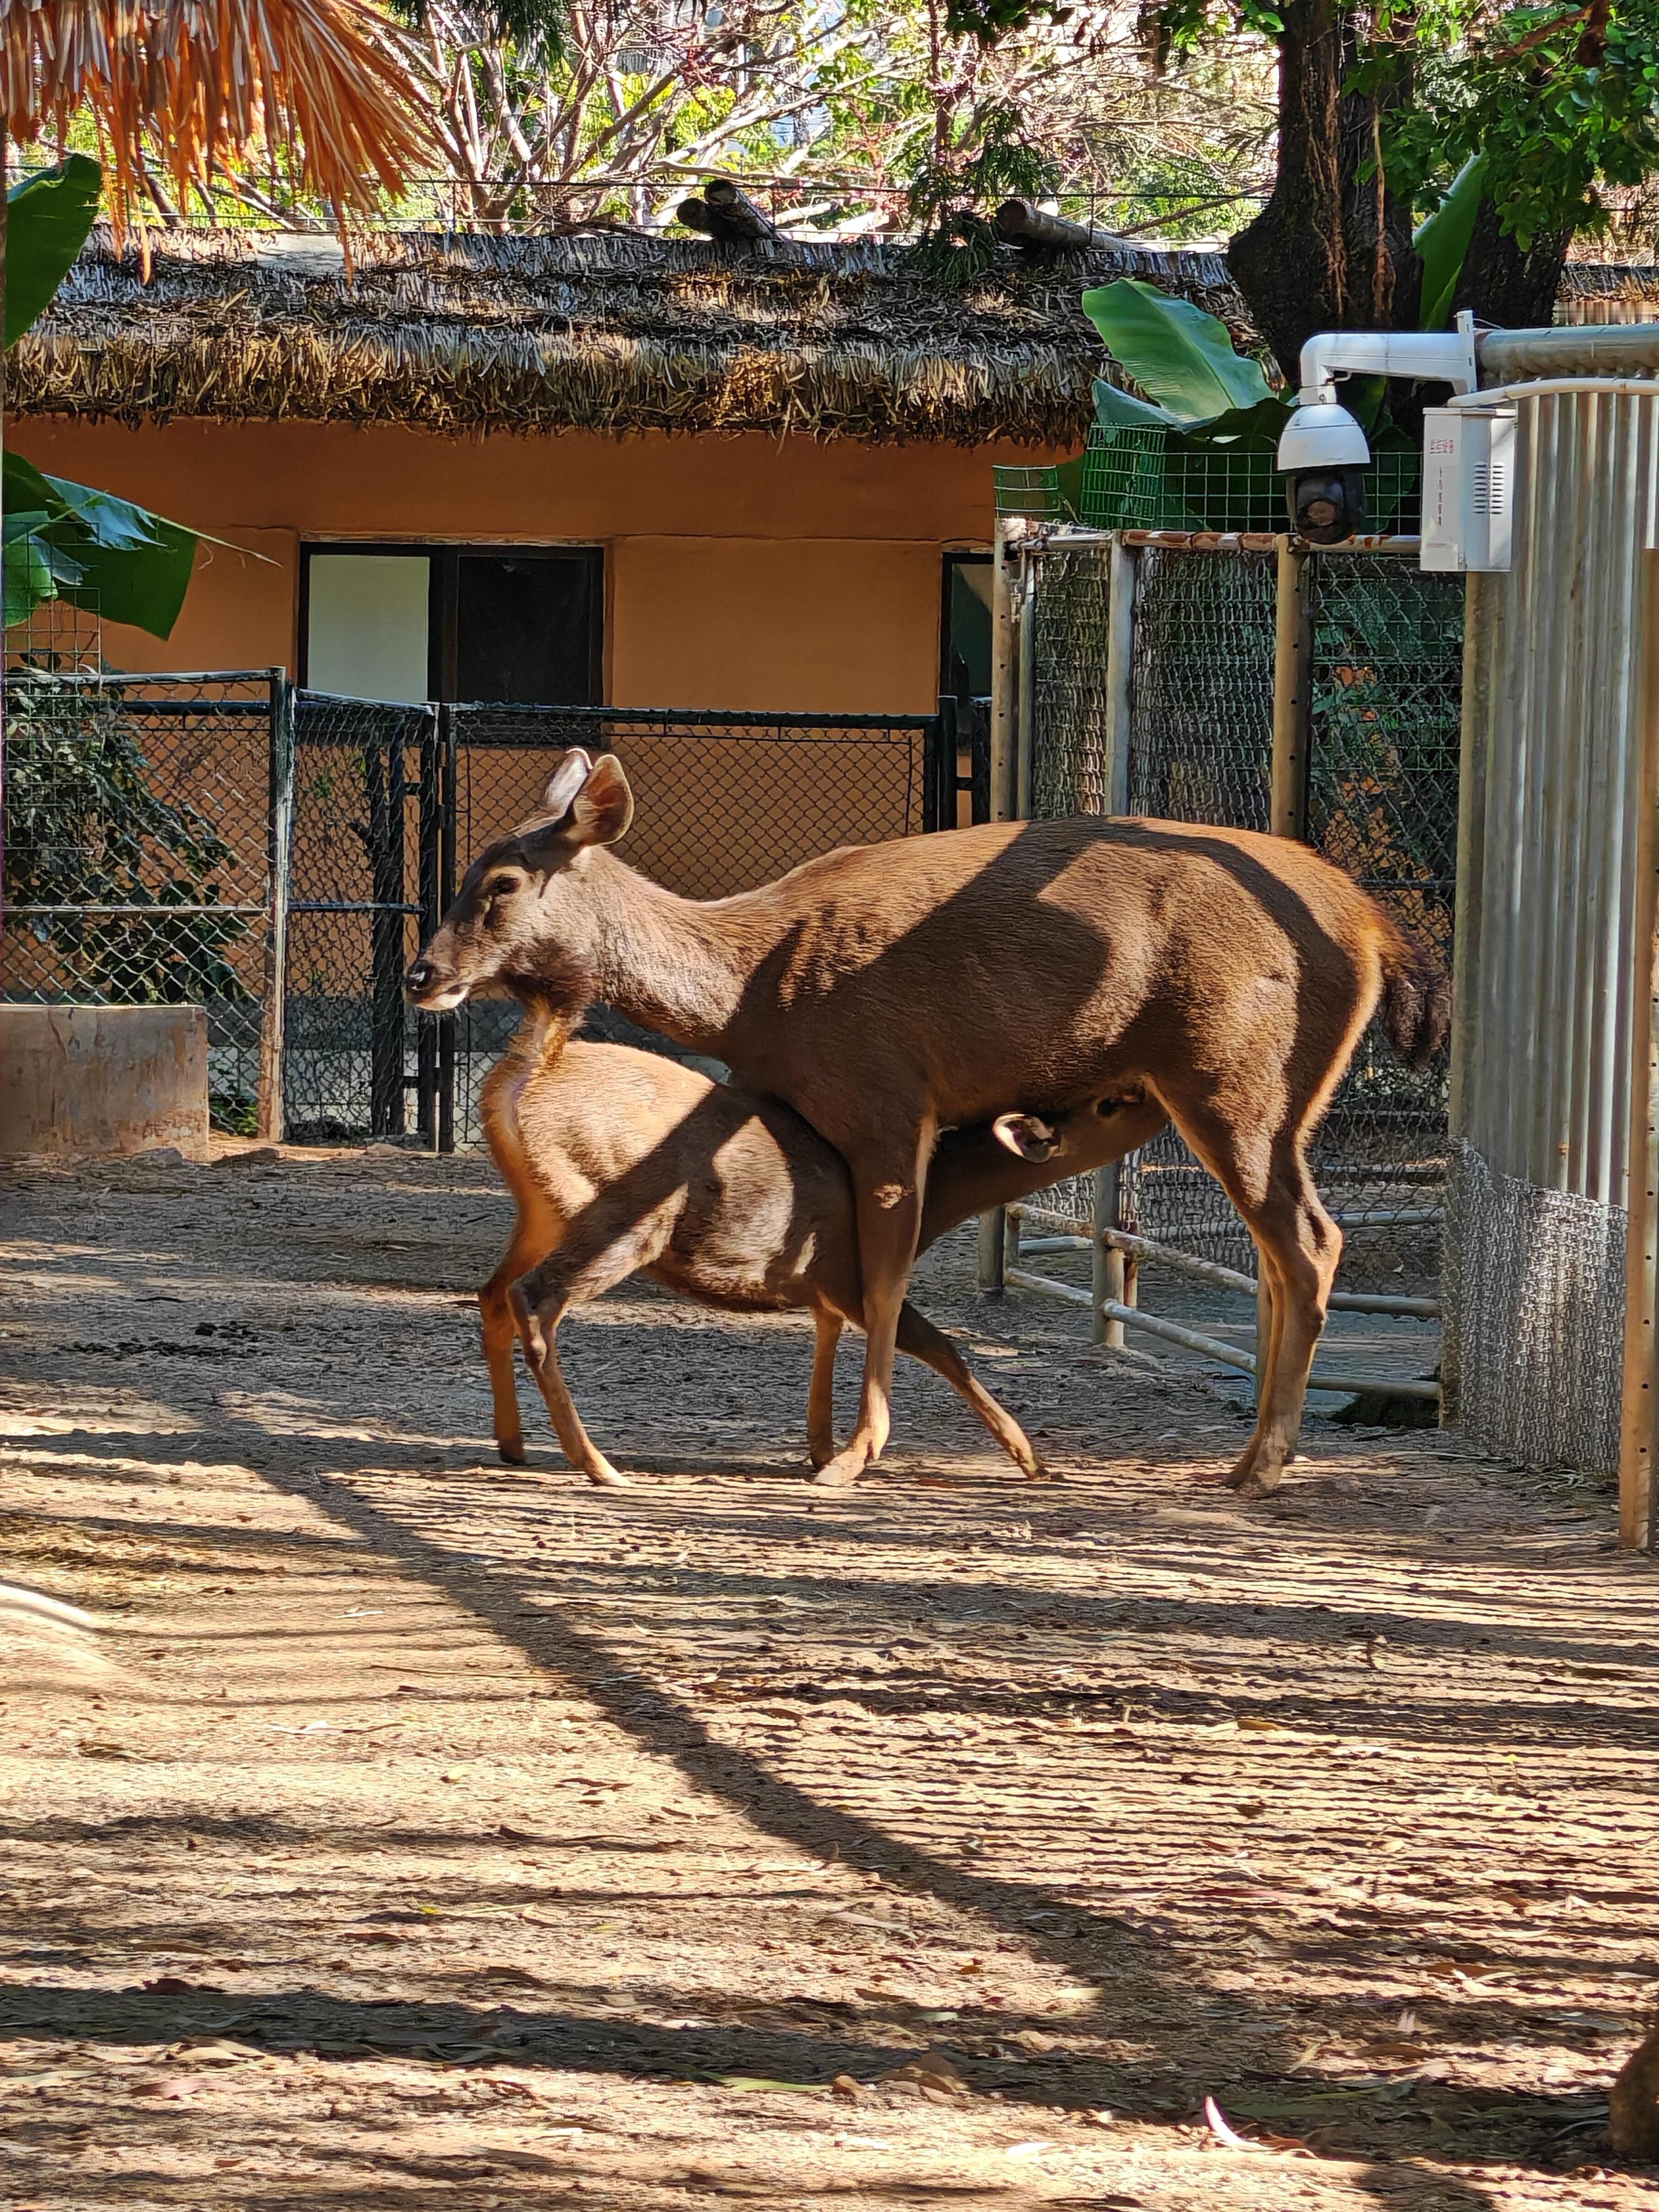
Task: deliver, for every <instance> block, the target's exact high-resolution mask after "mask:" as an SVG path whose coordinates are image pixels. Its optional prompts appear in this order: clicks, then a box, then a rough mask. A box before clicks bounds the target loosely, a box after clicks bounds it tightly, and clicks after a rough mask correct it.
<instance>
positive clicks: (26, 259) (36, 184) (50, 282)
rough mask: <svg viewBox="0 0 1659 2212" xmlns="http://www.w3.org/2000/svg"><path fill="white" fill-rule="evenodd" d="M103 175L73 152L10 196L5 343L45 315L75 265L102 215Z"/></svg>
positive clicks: (7, 212) (7, 200) (92, 162)
mask: <svg viewBox="0 0 1659 2212" xmlns="http://www.w3.org/2000/svg"><path fill="white" fill-rule="evenodd" d="M103 188H104V173H103V171H102V170H101V169H100V167H99V166H98V164H97V162H96V161H88V159H87V157H86V155H84V154H71V155H70V156H69V158H68V159H67V160H66V161H60V162H59V163H58V167H56V168H55V169H43V170H42V171H41V172H40V174H39V175H38V176H33V177H28V178H26V179H24V181H23V182H22V183H21V185H13V186H12V188H11V190H10V191H9V192H8V193H7V195H6V343H7V345H8V346H10V345H15V343H16V342H17V340H18V339H19V338H21V337H22V335H23V333H24V331H26V330H27V328H28V326H29V325H30V324H31V323H32V322H33V321H34V320H35V319H37V318H38V317H39V316H40V315H41V314H42V313H44V312H45V310H46V307H47V306H48V305H49V304H50V302H51V300H52V295H53V294H54V293H55V292H56V291H57V289H58V286H59V285H60V284H61V283H63V281H64V277H65V276H68V274H69V272H70V270H71V269H72V268H73V267H74V265H75V257H76V254H77V253H79V252H80V251H81V248H82V246H84V245H85V244H86V242H87V240H88V236H89V235H90V234H91V231H92V226H93V222H94V220H95V218H96V216H97V214H98V197H99V194H100V192H101V191H103Z"/></svg>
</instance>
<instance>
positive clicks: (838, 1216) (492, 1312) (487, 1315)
mask: <svg viewBox="0 0 1659 2212" xmlns="http://www.w3.org/2000/svg"><path fill="white" fill-rule="evenodd" d="M568 1033H569V1024H568V1019H566V1018H563V1017H562V1016H561V1015H560V1014H559V1013H558V1012H556V1011H555V1010H553V1009H552V1008H550V1007H548V1006H543V1005H540V1004H538V1003H536V1002H535V1001H533V1000H532V1001H531V1002H530V1003H529V1004H528V1005H527V1006H526V1018H525V1020H524V1021H523V1022H522V1023H521V1024H520V1027H519V1030H518V1033H517V1035H516V1036H514V1038H513V1043H512V1045H511V1047H510V1048H509V1049H508V1051H507V1054H506V1056H505V1057H504V1058H503V1059H502V1060H501V1061H500V1062H499V1063H498V1064H497V1066H495V1068H493V1069H492V1070H491V1071H490V1074H489V1080H488V1081H487V1082H486V1083H485V1085H484V1089H483V1099H482V1102H481V1103H482V1109H483V1126H484V1134H485V1137H486V1139H487V1140H488V1142H489V1149H490V1152H492V1153H493V1155H494V1156H495V1164H496V1166H497V1167H498V1168H500V1170H501V1174H502V1176H503V1177H504V1179H505V1180H506V1182H507V1187H508V1188H509V1189H510V1190H511V1191H512V1193H513V1199H514V1200H515V1201H516V1203H517V1206H518V1218H517V1219H516V1221H515V1222H514V1223H513V1234H512V1237H511V1239H510V1240H509V1242H508V1244H507V1250H506V1252H505V1254H504V1255H502V1259H501V1266H500V1267H497V1269H496V1270H495V1273H494V1274H493V1275H492V1276H491V1277H490V1279H489V1282H488V1283H486V1284H485V1285H484V1287H483V1291H480V1293H479V1297H478V1305H479V1309H480V1311H481V1312H482V1315H483V1341H484V1357H485V1359H486V1361H487V1362H488V1364H489V1383H490V1391H491V1395H492V1396H493V1398H494V1401H495V1442H496V1445H497V1448H498V1449H499V1450H500V1452H501V1457H502V1458H503V1459H504V1460H506V1461H507V1463H508V1464H509V1465H517V1464H519V1463H520V1462H522V1460H523V1458H524V1432H523V1431H522V1429H521V1428H520V1423H519V1403H518V1395H517V1392H516V1390H515V1389H514V1387H513V1327H514V1323H515V1322H516V1323H517V1327H518V1331H519V1334H520V1337H521V1339H522V1340H523V1343H524V1348H525V1360H526V1365H527V1366H528V1367H529V1369H530V1371H531V1373H532V1376H534V1378H535V1381H536V1383H537V1385H538V1388H539V1389H540V1391H541V1394H542V1395H543V1397H544V1400H545V1401H546V1402H547V1409H548V1412H549V1413H550V1415H551V1416H552V1420H553V1426H554V1430H555V1431H556V1434H557V1437H558V1439H559V1443H560V1447H561V1449H562V1450H563V1453H564V1455H565V1457H566V1458H567V1459H568V1461H569V1462H570V1464H571V1465H572V1466H573V1467H574V1468H579V1469H580V1471H581V1473H583V1474H586V1476H587V1478H588V1480H589V1481H590V1482H596V1483H606V1484H616V1483H618V1482H620V1481H621V1480H622V1479H623V1478H622V1477H620V1476H619V1475H618V1474H617V1471H616V1469H615V1468H613V1467H612V1466H611V1462H610V1461H609V1460H608V1459H607V1458H606V1457H605V1454H604V1453H603V1452H601V1451H600V1450H599V1449H598V1448H597V1447H596V1446H595V1444H594V1443H593V1442H592V1438H591V1437H589V1436H588V1433H587V1431H586V1428H584V1426H583V1425H582V1421H581V1417H580V1414H579V1413H577V1411H576V1407H575V1405H574V1401H573V1400H572V1398H571V1395H570V1393H569V1390H568V1389H567V1387H566V1385H565V1381H564V1376H563V1373H562V1370H561V1368H560V1365H559V1356H558V1350H557V1342H556V1337H557V1331H558V1327H559V1323H560V1322H561V1321H562V1318H563V1316H565V1315H566V1314H567V1313H568V1312H569V1311H570V1310H571V1309H572V1308H573V1307H575V1306H578V1305H582V1304H586V1302H587V1301H588V1300H589V1299H591V1298H596V1297H600V1296H601V1295H602V1294H603V1293H604V1292H605V1291H608V1290H610V1289H611V1288H612V1287H614V1285H617V1283H620V1282H623V1281H625V1280H626V1279H627V1278H628V1277H629V1275H632V1274H634V1273H638V1272H641V1271H643V1272H644V1273H647V1274H648V1275H651V1276H653V1277H654V1278H655V1279H656V1280H657V1281H658V1282H659V1283H663V1284H665V1285H667V1286H668V1288H670V1289H671V1290H677V1291H685V1292H686V1293H687V1294H688V1295H689V1296H690V1297H694V1298H696V1299H698V1300H699V1301H700V1302H701V1303H702V1304H704V1305H711V1306H715V1307H723V1308H725V1309H726V1310H727V1311H731V1312H737V1313H776V1312H781V1311H784V1310H788V1309H790V1308H792V1307H796V1308H805V1310H808V1311H810V1312H811V1314H812V1316H813V1317H814V1320H815V1322H816V1323H817V1346H816V1351H815V1354H814V1358H813V1362H812V1381H811V1390H810V1393H809V1395H808V1399H807V1439H808V1443H809V1445H810V1447H811V1455H812V1462H813V1464H814V1465H815V1466H817V1467H820V1468H822V1467H823V1466H825V1465H826V1464H827V1463H828V1462H829V1461H830V1460H831V1459H832V1458H833V1456H834V1455H835V1449H836V1440H835V1431H834V1425H833V1416H832V1398H833V1393H834V1384H835V1359H836V1344H837V1343H838V1341H839V1340H840V1337H841V1333H842V1328H843V1327H844V1326H845V1325H846V1324H847V1323H848V1322H851V1323H852V1324H853V1325H854V1327H855V1328H862V1327H863V1325H864V1302H863V1293H862V1290H861V1286H860V1279H859V1259H858V1237H857V1231H856V1229H855V1227H854V1210H853V1185H852V1180H851V1178H850V1176H848V1170H847V1164H846V1162H845V1161H844V1160H843V1159H842V1156H841V1154H840V1153H839V1152H836V1151H835V1150H834V1149H833V1147H832V1146H829V1145H827V1144H826V1143H825V1142H824V1140H823V1138H822V1137H820V1136H819V1135H818V1134H817V1131H816V1130H814V1129H811V1128H810V1127H808V1126H807V1124H806V1123H805V1121H802V1120H801V1118H800V1116H799V1115H798V1114H796V1113H794V1112H793V1111H792V1110H791V1109H790V1108H789V1107H787V1106H784V1105H781V1104H780V1103H778V1101H777V1100H775V1099H770V1098H760V1097H756V1096H755V1095H754V1094H753V1093H751V1092H749V1091H740V1090H738V1089H736V1088H735V1087H732V1086H729V1085H725V1084H720V1083H714V1082H711V1081H710V1080H709V1079H708V1076H706V1075H701V1074H698V1073H696V1072H694V1071H693V1070H692V1069H690V1068H689V1067H684V1066H681V1065H680V1064H679V1063H678V1061H677V1060H668V1059H665V1058H664V1057H663V1055H662V1054H659V1053H649V1052H635V1051H632V1050H630V1048H629V1047H628V1046H626V1045H615V1044H573V1043H570V1042H568ZM1163 1123H1164V1114H1163V1111H1162V1109H1160V1108H1158V1107H1154V1106H1150V1105H1148V1104H1147V1103H1145V1102H1139V1103H1134V1104H1127V1105H1126V1104H1121V1103H1119V1102H1116V1101H1112V1100H1109V1101H1107V1102H1106V1110H1105V1111H1104V1112H1101V1111H1100V1110H1098V1109H1091V1108H1085V1109H1082V1110H1080V1111H1079V1112H1078V1113H1075V1114H1073V1115H1067V1116H1064V1117H1060V1118H1057V1119H1056V1120H1055V1121H1054V1122H1053V1123H1052V1124H1050V1123H1046V1122H1043V1121H1039V1120H1038V1119H1037V1118H1036V1117H1035V1116H1033V1115H1018V1114H1005V1115H1000V1116H999V1118H998V1120H997V1121H996V1122H995V1123H994V1125H992V1126H990V1127H979V1128H974V1129H953V1130H951V1132H950V1133H948V1134H947V1135H946V1136H945V1138H944V1139H942V1140H941V1142H940V1145H939V1151H938V1152H937V1153H936V1154H935V1156H934V1158H933V1166H932V1171H931V1172H930V1174H929V1176H928V1178H927V1204H926V1206H925V1207H924V1210H923V1216H922V1225H921V1243H922V1245H924V1246H926V1245H927V1244H931V1243H933V1239H934V1238H935V1237H939V1236H942V1235H943V1234H944V1232H945V1230H947V1229H949V1228H951V1227H953V1226H954V1225H956V1223H957V1222H958V1221H963V1220H965V1219H966V1218H967V1217H968V1216H969V1214H970V1213H977V1212H981V1211H982V1209H983V1208H984V1207H986V1206H996V1205H1000V1204H1003V1203H1005V1202H1006V1200H1010V1199H1014V1198H1018V1197H1021V1196H1023V1195H1024V1193H1025V1192H1027V1191H1030V1190H1035V1189H1037V1188H1039V1187H1040V1186H1041V1185H1042V1184H1044V1183H1047V1182H1053V1181H1054V1177H1055V1176H1056V1175H1057V1174H1074V1173H1078V1172H1080V1171H1081V1170H1083V1169H1084V1168H1086V1167H1090V1166H1092V1165H1093V1164H1095V1162H1096V1161H1097V1160H1098V1159H1101V1158H1109V1157H1110V1156H1112V1155H1113V1154H1115V1152H1120V1151H1121V1150H1122V1149H1123V1147H1124V1144H1125V1141H1126V1139H1127V1140H1128V1141H1130V1142H1139V1141H1142V1140H1143V1139H1144V1137H1146V1136H1150V1135H1152V1134H1153V1133H1155V1132H1156V1131H1157V1130H1158V1128H1160V1127H1162V1126H1163ZM1062 1162H1063V1164H1061V1163H1062ZM532 1270H533V1271H534V1272H533V1273H532V1272H531V1271H532ZM521 1278H522V1280H521ZM897 1343H898V1349H899V1350H900V1351H901V1352H908V1353H910V1354H911V1355H912V1356H913V1357H914V1358H917V1359H920V1360H923V1361H925V1362H926V1364H927V1365H928V1366H929V1367H932V1368H933V1369H934V1370H936V1371H937V1372H938V1373H939V1374H940V1375H942V1376H944V1377H945V1381H946V1382H947V1383H950V1384H951V1387H952V1388H953V1389H956V1390H957V1391H958V1392H960V1394H961V1395H962V1396H963V1398H964V1399H965V1400H966V1401H967V1402H968V1404H969V1406H971V1407H973V1409H974V1411H975V1413H977V1414H978V1416H979V1418H980V1419H981V1421H983V1423H984V1424H985V1425H986V1427H987V1429H988V1430H989V1431H991V1434H992V1435H993V1436H994V1437H995V1438H996V1440H997V1442H998V1443H1000V1445H1001V1446H1002V1448H1003V1449H1004V1450H1005V1451H1006V1452H1007V1454H1008V1455H1009V1456H1010V1457H1011V1458H1012V1460H1013V1462H1014V1463H1015V1465H1016V1466H1017V1467H1018V1468H1020V1469H1021V1471H1022V1472H1023V1473H1024V1474H1026V1475H1027V1476H1028V1477H1030V1479H1031V1480H1038V1479H1040V1478H1041V1476H1042V1468H1041V1467H1040V1465H1039V1464H1038V1462H1037V1459H1036V1454H1035V1453H1034V1451H1033V1450H1032V1448H1031V1445H1030V1442H1029V1440H1028V1439H1027V1437H1026V1436H1025V1433H1024V1430H1022V1429H1021V1427H1020V1426H1019V1424H1018V1422H1017V1421H1016V1420H1014V1419H1013V1418H1012V1415H1010V1414H1009V1413H1006V1412H1005V1411H1004V1410H1003V1408H1002V1407H1000V1406H999V1405H998V1403H997V1402H996V1401H995V1399H994V1398H993V1397H992V1396H991V1395H990V1394H989V1392H988V1391H987V1390H986V1389H984V1387H983V1385H982V1384H981V1383H979V1382H977V1381H976V1380H975V1376H974V1375H973V1373H972V1371H971V1370H969V1367H968V1365H967V1364H966V1363H965V1362H964V1360H963V1358H962V1355H961V1354H960V1353H959V1352H957V1348H956V1346H955V1345H954V1344H952V1343H951V1340H950V1338H949V1337H947V1336H945V1335H943V1334H940V1332H939V1330H938V1329H937V1328H934V1327H933V1323H932V1322H929V1321H927V1320H924V1318H923V1317H922V1316H921V1314H919V1313H918V1312H917V1311H916V1310H915V1307H914V1306H913V1305H912V1304H910V1303H909V1302H908V1299H907V1300H906V1302H905V1304H904V1305H903V1306H902V1309H901V1310H900V1313H899V1325H898V1338H897Z"/></svg>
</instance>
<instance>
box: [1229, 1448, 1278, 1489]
mask: <svg viewBox="0 0 1659 2212" xmlns="http://www.w3.org/2000/svg"><path fill="white" fill-rule="evenodd" d="M1284 1474H1285V1463H1284V1462H1283V1461H1282V1460H1278V1459H1270V1458H1268V1457H1267V1455H1266V1454H1265V1453H1263V1454H1261V1455H1259V1456H1255V1457H1250V1456H1248V1455H1247V1456H1246V1457H1245V1458H1243V1459H1242V1460H1241V1461H1240V1462H1239V1463H1238V1465H1237V1467H1236V1468H1234V1469H1233V1471H1232V1473H1231V1474H1230V1475H1229V1476H1228V1477H1227V1479H1226V1480H1227V1487H1228V1489H1229V1490H1231V1491H1236V1492H1237V1494H1238V1496H1239V1497H1241V1498H1271V1497H1272V1496H1273V1492H1274V1491H1275V1490H1277V1489H1278V1487H1279V1484H1280V1482H1281V1481H1282V1480H1284Z"/></svg>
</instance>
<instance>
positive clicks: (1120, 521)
mask: <svg viewBox="0 0 1659 2212" xmlns="http://www.w3.org/2000/svg"><path fill="white" fill-rule="evenodd" d="M1421 473H1422V463H1421V461H1420V459H1419V456H1418V455H1417V454H1416V453H1379V454H1377V455H1376V458H1375V459H1374V460H1373V461H1372V463H1371V465H1370V468H1369V469H1367V470H1366V471H1365V472H1364V486H1365V516H1364V525H1363V527H1364V530H1365V531H1366V532H1375V533H1394V534H1400V533H1405V532H1415V531H1416V530H1417V528H1418V525H1419V517H1420V514H1421V507H1422V502H1421V499H1420V496H1419V478H1420V476H1421ZM1010 511H1011V512H1014V513H1024V512H1026V511H1027V510H1025V509H1023V508H1016V509H1012V510H1010ZM1081 517H1082V520H1083V521H1084V522H1085V524H1087V525H1088V526H1090V527H1091V528H1093V529H1097V530H1204V531H1249V532H1273V531H1279V530H1284V529H1285V528H1287V527H1288V524H1289V518H1288V511H1287V508H1286V506H1285V479H1284V477H1282V476H1281V475H1280V474H1279V467H1278V456H1277V453H1275V451H1274V449H1273V447H1271V446H1268V447H1261V448H1260V449H1258V450H1253V451H1248V452H1247V451H1243V450H1240V449H1237V448H1233V449H1229V448H1226V447H1219V446H1200V445H1196V444H1191V445H1189V444H1188V443H1187V442H1186V441H1183V440H1182V438H1181V437H1180V436H1179V434H1177V433H1173V432H1170V431H1168V430H1164V429H1161V428H1158V427H1156V426H1147V427H1145V428H1141V427H1136V428H1129V427H1127V426H1126V427H1123V428H1115V429H1108V428H1103V426H1101V425H1099V424H1097V425H1096V426H1095V428H1093V429H1092V430H1091V432H1090V433H1089V443H1088V449H1087V452H1086V453H1085V457H1084V463H1083V495H1082V506H1081Z"/></svg>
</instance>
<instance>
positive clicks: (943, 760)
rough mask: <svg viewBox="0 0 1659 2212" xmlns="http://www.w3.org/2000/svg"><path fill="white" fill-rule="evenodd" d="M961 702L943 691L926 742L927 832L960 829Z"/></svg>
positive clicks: (924, 812)
mask: <svg viewBox="0 0 1659 2212" xmlns="http://www.w3.org/2000/svg"><path fill="white" fill-rule="evenodd" d="M957 742H958V740H957V702H956V695H955V693H954V692H951V691H941V692H940V694H939V712H938V714H935V715H934V717H933V720H932V722H931V723H930V724H929V726H928V728H927V735H926V737H925V738H924V739H923V747H924V750H923V753H922V770H921V776H922V784H921V826H922V828H923V829H955V828H956V826H957V820H956V816H957V807H956V799H957Z"/></svg>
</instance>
